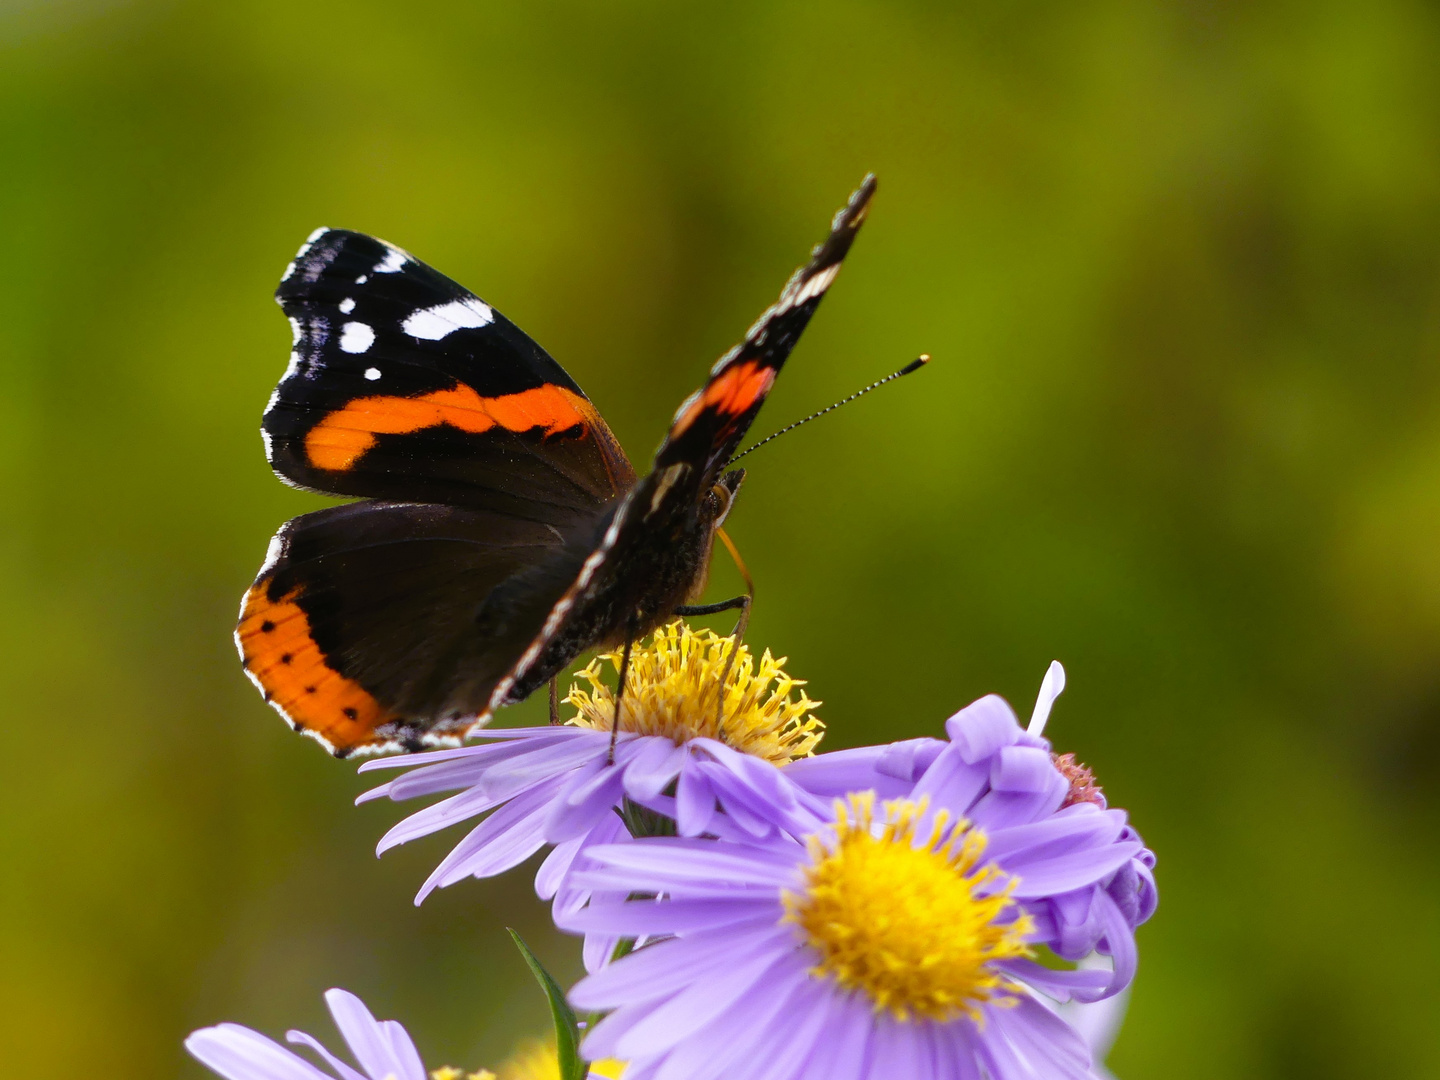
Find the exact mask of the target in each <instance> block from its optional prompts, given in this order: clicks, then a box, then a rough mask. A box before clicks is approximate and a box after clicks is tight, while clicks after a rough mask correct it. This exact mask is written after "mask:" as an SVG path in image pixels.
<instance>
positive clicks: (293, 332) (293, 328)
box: [290, 315, 305, 355]
mask: <svg viewBox="0 0 1440 1080" xmlns="http://www.w3.org/2000/svg"><path fill="white" fill-rule="evenodd" d="M304 332H305V328H304V327H303V326H301V325H300V320H299V319H297V318H295V316H293V315H291V316H290V344H291V345H299V344H300V335H301V334H303V333H304ZM291 355H294V354H293V353H292V354H291Z"/></svg>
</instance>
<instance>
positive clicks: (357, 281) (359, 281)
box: [355, 274, 370, 285]
mask: <svg viewBox="0 0 1440 1080" xmlns="http://www.w3.org/2000/svg"><path fill="white" fill-rule="evenodd" d="M369 280H370V275H369V274H361V275H360V276H359V277H357V278H356V279H355V284H356V285H364V284H365V282H367V281H369Z"/></svg>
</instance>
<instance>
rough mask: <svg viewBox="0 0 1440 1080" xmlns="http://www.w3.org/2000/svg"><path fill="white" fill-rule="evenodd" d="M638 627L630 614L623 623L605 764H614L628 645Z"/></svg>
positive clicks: (627, 671)
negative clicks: (618, 674)
mask: <svg viewBox="0 0 1440 1080" xmlns="http://www.w3.org/2000/svg"><path fill="white" fill-rule="evenodd" d="M639 629H640V627H639V624H638V623H637V622H636V619H635V616H634V615H631V616H630V620H629V621H628V622H627V623H626V624H625V648H624V650H623V651H622V652H621V653H620V684H619V685H618V686H616V687H615V716H614V718H613V719H612V720H611V721H610V753H609V755H608V756H607V757H606V759H605V762H606V764H607V765H614V764H615V742H616V740H618V739H619V738H620V704H621V702H623V701H624V700H625V682H626V680H627V679H628V678H629V676H630V646H632V645H633V644H635V635H636V634H637V633H638V632H639Z"/></svg>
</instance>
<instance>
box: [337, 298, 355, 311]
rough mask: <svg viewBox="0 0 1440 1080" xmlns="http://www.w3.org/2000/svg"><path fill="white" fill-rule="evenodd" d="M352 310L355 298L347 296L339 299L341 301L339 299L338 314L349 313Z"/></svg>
mask: <svg viewBox="0 0 1440 1080" xmlns="http://www.w3.org/2000/svg"><path fill="white" fill-rule="evenodd" d="M354 310H355V298H354V297H353V296H347V297H346V298H345V299H344V300H341V301H340V314H342V315H349V314H350V312H352V311H354Z"/></svg>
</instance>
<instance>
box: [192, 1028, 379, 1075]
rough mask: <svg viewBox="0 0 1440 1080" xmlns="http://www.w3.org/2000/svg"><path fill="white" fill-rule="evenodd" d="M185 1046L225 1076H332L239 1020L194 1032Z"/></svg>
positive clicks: (204, 1062) (198, 1058)
mask: <svg viewBox="0 0 1440 1080" xmlns="http://www.w3.org/2000/svg"><path fill="white" fill-rule="evenodd" d="M185 1049H186V1050H189V1051H190V1053H191V1054H192V1055H194V1057H195V1058H196V1059H197V1060H198V1061H199V1062H200V1063H201V1064H203V1065H205V1066H206V1067H207V1068H209V1069H211V1070H212V1071H214V1072H217V1073H219V1074H220V1075H221V1076H223V1077H225V1078H226V1080H333V1078H332V1077H329V1076H326V1075H325V1074H324V1073H323V1072H321V1071H320V1070H319V1069H317V1068H316V1067H315V1066H314V1065H312V1064H310V1062H308V1061H306V1060H305V1059H304V1058H301V1057H297V1056H296V1055H295V1054H292V1053H291V1052H290V1051H289V1050H286V1049H285V1048H284V1047H283V1046H281V1045H280V1044H279V1043H277V1042H275V1041H274V1040H273V1039H267V1038H266V1037H265V1036H264V1035H261V1034H260V1033H259V1032H258V1031H252V1030H251V1029H250V1028H247V1027H242V1026H241V1025H239V1024H217V1025H216V1026H215V1027H208V1028H201V1029H200V1030H199V1031H196V1032H192V1033H191V1035H190V1037H189V1038H188V1039H186V1040H185ZM352 1072H353V1070H352ZM345 1080H365V1078H364V1077H359V1076H354V1077H345Z"/></svg>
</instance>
